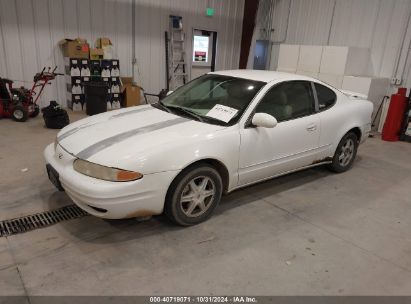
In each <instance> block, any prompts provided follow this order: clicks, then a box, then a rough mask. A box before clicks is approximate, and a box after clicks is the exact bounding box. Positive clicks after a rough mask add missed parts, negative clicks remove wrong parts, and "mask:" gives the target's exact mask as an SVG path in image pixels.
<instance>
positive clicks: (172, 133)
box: [57, 105, 225, 168]
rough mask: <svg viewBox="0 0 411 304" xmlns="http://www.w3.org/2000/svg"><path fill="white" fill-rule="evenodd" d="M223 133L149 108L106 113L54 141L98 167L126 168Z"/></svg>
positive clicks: (77, 124) (67, 130) (69, 128)
mask: <svg viewBox="0 0 411 304" xmlns="http://www.w3.org/2000/svg"><path fill="white" fill-rule="evenodd" d="M221 129H225V127H223V126H218V125H212V124H206V123H202V122H198V121H194V120H191V119H189V118H185V117H181V116H178V115H174V114H172V113H168V112H165V111H162V110H159V109H157V108H154V107H152V106H150V105H145V106H138V107H133V108H126V109H121V110H117V111H111V112H106V113H103V114H99V115H95V116H91V117H88V118H85V119H82V120H79V121H77V122H75V123H73V124H70V125H69V126H67V127H65V128H64V129H62V130H61V131H60V132H59V133H58V135H57V141H58V143H59V144H60V146H61V147H63V149H64V150H66V151H67V152H68V153H70V154H72V155H73V156H75V157H78V158H81V159H85V160H88V161H90V162H94V163H98V164H101V165H106V166H112V167H117V168H129V166H128V164H127V162H136V160H139V161H146V160H147V158H148V157H149V156H150V152H151V151H156V153H158V151H159V150H160V151H165V150H167V148H168V147H170V146H173V147H175V146H182V145H183V146H187V145H188V146H189V145H190V142H193V141H198V140H199V139H200V138H201V137H202V136H204V135H209V134H212V133H213V132H216V131H218V130H221Z"/></svg>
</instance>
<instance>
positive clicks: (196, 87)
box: [161, 74, 266, 125]
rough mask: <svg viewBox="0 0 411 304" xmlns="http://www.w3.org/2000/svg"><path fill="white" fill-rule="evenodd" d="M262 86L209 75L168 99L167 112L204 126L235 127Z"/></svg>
mask: <svg viewBox="0 0 411 304" xmlns="http://www.w3.org/2000/svg"><path fill="white" fill-rule="evenodd" d="M265 84H266V83H265V82H261V81H252V80H248V79H243V78H236V77H229V76H223V75H216V74H208V75H204V76H202V77H199V78H197V79H195V80H193V81H191V82H189V83H188V84H186V85H184V86H182V87H180V88H179V89H178V90H176V91H175V92H173V93H172V94H170V95H169V96H167V97H166V98H164V99H163V100H162V101H161V105H162V106H163V107H165V108H166V109H167V110H168V111H170V112H173V113H176V114H179V115H185V116H190V117H192V118H193V119H197V120H199V121H203V122H206V123H214V124H220V125H233V124H235V123H236V122H237V121H238V120H239V118H240V117H241V115H242V113H243V112H244V111H245V109H246V108H247V106H248V105H249V104H250V102H251V100H252V99H253V98H254V96H255V95H256V94H257V93H258V91H259V90H260V89H261V88H262V87H263V86H264V85H265Z"/></svg>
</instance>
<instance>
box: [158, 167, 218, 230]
mask: <svg viewBox="0 0 411 304" xmlns="http://www.w3.org/2000/svg"><path fill="white" fill-rule="evenodd" d="M222 192H223V182H222V179H221V176H220V174H219V173H218V172H217V170H215V169H214V168H213V167H210V166H207V165H200V166H195V167H192V168H190V169H188V170H184V171H183V172H182V173H181V174H180V175H179V176H177V178H176V179H175V180H174V181H173V183H172V185H171V186H170V189H169V191H168V193H167V197H166V204H165V214H166V216H167V217H168V218H169V219H170V220H172V221H173V222H175V223H177V224H179V225H182V226H190V225H195V224H198V223H201V222H203V221H205V220H207V219H208V218H209V217H210V216H211V214H212V213H213V211H214V209H215V208H216V207H217V205H218V203H219V202H220V199H221V194H222Z"/></svg>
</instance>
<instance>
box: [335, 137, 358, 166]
mask: <svg viewBox="0 0 411 304" xmlns="http://www.w3.org/2000/svg"><path fill="white" fill-rule="evenodd" d="M354 148H355V145H354V141H353V140H352V139H351V138H347V140H346V141H345V143H344V144H343V145H342V146H341V152H340V155H339V156H338V162H339V163H340V165H341V166H342V167H345V166H347V165H348V164H349V163H350V162H351V160H352V158H353V156H354Z"/></svg>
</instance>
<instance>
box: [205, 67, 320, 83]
mask: <svg viewBox="0 0 411 304" xmlns="http://www.w3.org/2000/svg"><path fill="white" fill-rule="evenodd" d="M209 74H217V75H224V76H231V77H238V78H245V79H250V80H255V81H264V82H271V81H281V80H308V81H315V82H320V81H318V79H315V78H312V77H308V76H304V75H298V74H291V73H284V72H277V71H266V70H227V71H217V72H211V73H209Z"/></svg>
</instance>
